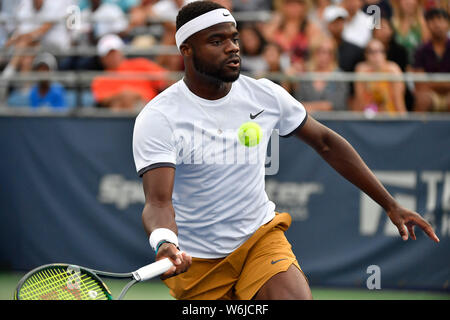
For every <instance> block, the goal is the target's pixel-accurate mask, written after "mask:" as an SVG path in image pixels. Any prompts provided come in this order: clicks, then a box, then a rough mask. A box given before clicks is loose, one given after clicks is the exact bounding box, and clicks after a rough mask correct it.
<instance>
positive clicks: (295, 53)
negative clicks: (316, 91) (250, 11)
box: [264, 0, 320, 72]
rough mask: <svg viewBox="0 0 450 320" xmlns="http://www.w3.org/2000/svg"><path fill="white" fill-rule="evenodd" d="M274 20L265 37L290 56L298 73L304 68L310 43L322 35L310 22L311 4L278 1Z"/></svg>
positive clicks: (267, 28) (299, 0)
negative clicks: (309, 11)
mask: <svg viewBox="0 0 450 320" xmlns="http://www.w3.org/2000/svg"><path fill="white" fill-rule="evenodd" d="M276 8H277V9H276V12H275V14H274V17H273V19H272V20H271V21H270V22H268V23H267V24H266V27H265V28H264V37H265V38H266V40H267V41H269V42H275V43H278V44H279V45H280V46H281V48H283V52H286V53H288V54H289V55H290V58H291V64H292V66H293V68H294V69H295V70H297V71H298V72H300V71H302V70H303V68H304V62H305V61H306V59H307V53H308V43H309V41H310V39H313V38H314V37H316V36H317V35H318V34H320V29H319V27H317V26H316V25H315V24H314V23H312V22H310V21H309V20H308V10H309V8H310V2H309V1H307V0H280V1H276Z"/></svg>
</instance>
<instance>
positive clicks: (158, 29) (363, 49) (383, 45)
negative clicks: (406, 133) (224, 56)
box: [0, 0, 450, 114]
mask: <svg viewBox="0 0 450 320" xmlns="http://www.w3.org/2000/svg"><path fill="white" fill-rule="evenodd" d="M191 1H192V0H58V1H55V0H2V1H0V48H1V49H0V52H1V54H0V105H3V106H9V107H15V106H27V107H32V108H39V107H50V108H54V109H59V110H65V109H67V108H71V107H75V106H77V107H79V106H86V107H98V108H110V109H112V110H139V109H140V108H142V107H143V106H144V105H145V104H146V103H147V102H148V101H149V100H150V99H152V98H153V97H154V96H156V95H157V94H158V93H159V92H161V91H162V90H164V89H165V88H166V87H167V86H169V85H170V84H171V83H173V81H175V80H174V78H173V77H169V76H168V75H169V74H170V73H171V72H182V71H183V60H182V58H181V56H180V55H179V53H178V52H177V51H176V48H175V47H174V45H175V37H174V35H175V18H176V15H177V12H178V10H179V9H180V8H181V7H182V6H183V5H185V4H187V3H189V2H191ZM214 1H215V2H218V3H220V4H222V5H223V6H225V7H226V8H228V9H229V10H230V11H232V12H233V13H234V14H235V16H236V18H237V20H238V29H239V31H240V43H241V58H242V72H243V73H246V74H250V75H252V76H254V77H269V78H273V80H274V81H276V82H277V83H279V84H280V85H282V86H283V87H285V88H286V89H287V90H288V91H289V92H290V93H291V94H292V95H293V96H294V97H295V98H296V99H298V100H299V101H301V102H302V103H303V104H304V105H305V107H306V108H307V110H308V111H309V112H320V111H364V112H371V113H377V112H388V113H392V114H397V113H406V112H448V111H450V81H447V80H448V79H450V78H448V79H447V78H446V77H445V76H446V73H447V76H450V18H449V14H450V4H449V1H448V0H214ZM168 48H172V49H173V48H175V50H172V51H170V50H168ZM133 52H134V53H133ZM150 52H151V53H150ZM30 72H33V74H41V75H44V74H46V75H56V74H58V73H60V74H62V73H64V74H70V73H72V74H76V75H83V74H85V75H89V74H93V76H92V78H89V77H87V78H86V79H89V80H87V82H86V81H85V84H84V85H80V84H79V83H78V84H77V85H73V83H69V82H67V81H65V80H64V79H62V80H61V81H58V79H57V78H55V77H51V76H47V77H45V76H44V77H42V79H39V80H33V79H28V80H24V81H20V82H17V80H15V79H17V76H20V75H27V74H30ZM61 72H62V73H61ZM404 73H413V74H417V75H426V76H427V77H425V80H422V81H412V80H405V79H407V78H406V77H404V76H403V75H404ZM342 74H345V75H347V74H350V75H354V76H355V77H354V78H353V79H352V80H348V81H347V80H345V79H340V78H339V75H342ZM370 74H375V75H377V74H383V75H384V77H381V78H377V79H372V80H370V79H369V80H367V79H364V77H360V78H358V77H357V76H358V75H360V76H364V75H366V76H367V75H369V76H370ZM433 74H435V76H437V77H435V78H433V77H428V76H430V75H431V76H432V75H433ZM306 75H316V77H314V76H313V77H311V78H309V77H306ZM317 75H319V76H317ZM442 75H443V76H444V77H443V78H439V76H442ZM430 79H434V81H433V80H430ZM436 79H437V80H436ZM439 79H441V80H439Z"/></svg>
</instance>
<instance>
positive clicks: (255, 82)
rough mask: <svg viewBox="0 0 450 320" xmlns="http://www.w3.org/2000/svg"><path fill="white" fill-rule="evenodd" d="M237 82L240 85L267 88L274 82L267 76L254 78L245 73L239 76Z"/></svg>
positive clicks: (273, 84)
mask: <svg viewBox="0 0 450 320" xmlns="http://www.w3.org/2000/svg"><path fill="white" fill-rule="evenodd" d="M239 82H240V84H241V85H247V86H253V87H259V88H267V87H272V86H275V85H276V84H275V83H274V82H272V81H271V80H269V79H267V78H259V79H255V78H252V77H249V76H246V75H240V76H239Z"/></svg>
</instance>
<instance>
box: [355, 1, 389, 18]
mask: <svg viewBox="0 0 450 320" xmlns="http://www.w3.org/2000/svg"><path fill="white" fill-rule="evenodd" d="M396 1H397V0H396ZM373 5H375V6H377V7H378V8H380V13H381V16H382V17H384V18H386V19H388V20H390V19H391V17H392V6H391V3H390V1H389V0H364V6H363V8H362V11H363V12H365V13H368V14H370V15H372V14H373V13H370V12H368V8H369V7H370V6H373Z"/></svg>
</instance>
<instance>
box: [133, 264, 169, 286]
mask: <svg viewBox="0 0 450 320" xmlns="http://www.w3.org/2000/svg"><path fill="white" fill-rule="evenodd" d="M172 266H173V263H172V261H170V260H169V259H168V258H164V259H161V260H158V261H156V262H154V263H151V264H148V265H146V266H144V267H142V268H140V269H138V270H136V271H135V272H133V277H134V279H136V281H146V280H149V279H151V278H154V277H156V276H159V275H160V274H163V273H164V272H166V271H167V270H169V269H170V268H171V267H172Z"/></svg>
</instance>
